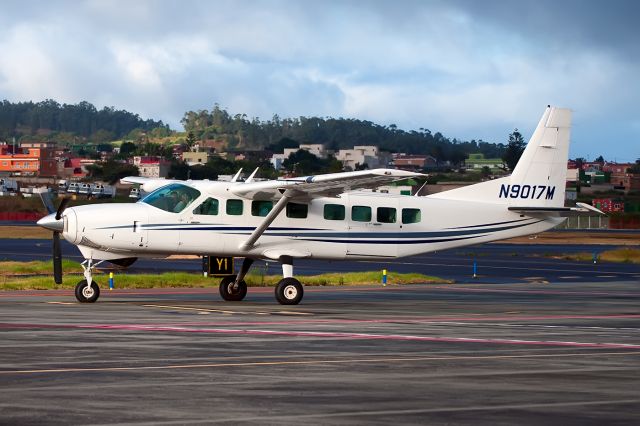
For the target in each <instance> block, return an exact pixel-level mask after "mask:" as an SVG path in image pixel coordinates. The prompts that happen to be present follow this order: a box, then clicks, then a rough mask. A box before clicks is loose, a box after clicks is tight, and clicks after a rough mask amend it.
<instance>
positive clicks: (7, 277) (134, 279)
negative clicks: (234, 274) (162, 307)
mask: <svg viewBox="0 0 640 426" xmlns="http://www.w3.org/2000/svg"><path fill="white" fill-rule="evenodd" d="M6 263H9V262H0V270H3V269H2V267H3V265H4V264H6ZM10 263H18V262H10ZM25 263H32V262H25ZM41 263H43V264H47V263H50V262H41ZM70 263H73V262H70ZM75 265H76V266H77V267H78V270H79V269H80V268H79V265H78V264H77V263H76V264H75ZM14 269H15V268H14ZM63 270H65V272H69V270H68V269H63ZM49 271H50V269H49ZM297 278H298V279H299V280H300V282H302V284H304V285H309V286H332V285H365V284H379V283H380V282H381V273H380V272H379V271H371V272H348V273H344V274H337V273H332V274H321V275H311V276H304V275H301V276H297ZM81 279H82V276H78V275H65V276H64V277H63V280H62V281H63V282H62V284H60V285H57V284H55V283H54V282H53V277H52V276H38V277H25V276H16V275H13V274H2V275H0V290H52V289H72V288H74V287H75V286H76V284H77V283H78V282H79V281H80V280H81ZM94 279H95V280H96V282H97V283H98V285H100V286H101V287H102V288H107V287H108V275H107V274H105V273H99V274H95V275H94ZM281 279H282V277H281V276H279V275H264V276H263V275H260V274H255V273H254V274H248V275H247V277H246V279H245V281H246V283H247V285H248V286H250V287H261V286H263V287H268V286H275V285H276V284H277V283H278V281H280V280H281ZM114 281H115V287H116V288H119V289H141V288H180V287H189V288H194V287H196V288H198V287H200V288H204V287H213V288H216V287H218V284H219V283H220V279H219V278H212V277H209V278H207V277H204V276H202V274H196V273H186V272H165V273H162V274H128V273H116V274H115V277H114ZM452 282H453V281H450V280H444V279H441V278H436V277H431V276H427V275H422V274H413V273H409V274H399V273H393V272H390V273H389V275H388V279H387V283H388V284H418V283H439V284H442V283H452Z"/></svg>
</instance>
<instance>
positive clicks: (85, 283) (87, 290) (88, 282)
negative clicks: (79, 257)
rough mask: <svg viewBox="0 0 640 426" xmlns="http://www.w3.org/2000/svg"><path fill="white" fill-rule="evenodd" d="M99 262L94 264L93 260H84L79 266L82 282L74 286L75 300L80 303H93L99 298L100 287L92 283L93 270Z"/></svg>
mask: <svg viewBox="0 0 640 426" xmlns="http://www.w3.org/2000/svg"><path fill="white" fill-rule="evenodd" d="M102 262H103V261H100V262H98V263H96V264H94V263H93V259H86V260H85V261H84V262H82V263H81V264H80V266H82V270H83V271H84V280H82V281H80V282H79V283H78V284H77V285H76V291H75V295H76V299H78V302H80V303H94V302H95V301H96V300H98V297H100V287H98V284H96V282H95V281H93V268H95V267H96V266H98V265H99V264H101V263H102Z"/></svg>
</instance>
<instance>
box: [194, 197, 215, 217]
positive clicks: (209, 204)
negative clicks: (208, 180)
mask: <svg viewBox="0 0 640 426" xmlns="http://www.w3.org/2000/svg"><path fill="white" fill-rule="evenodd" d="M218 205H219V203H218V200H216V199H215V198H207V199H206V200H204V203H202V204H200V205H199V206H198V207H196V208H195V209H194V210H193V214H201V215H207V216H217V214H218Z"/></svg>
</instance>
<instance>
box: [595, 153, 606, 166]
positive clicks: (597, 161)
mask: <svg viewBox="0 0 640 426" xmlns="http://www.w3.org/2000/svg"><path fill="white" fill-rule="evenodd" d="M596 163H600V164H602V163H604V157H603V156H602V155H601V156H599V157H598V158H596Z"/></svg>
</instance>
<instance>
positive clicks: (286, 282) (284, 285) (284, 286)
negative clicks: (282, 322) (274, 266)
mask: <svg viewBox="0 0 640 426" xmlns="http://www.w3.org/2000/svg"><path fill="white" fill-rule="evenodd" d="M303 295H304V289H303V287H302V284H300V281H298V280H296V279H295V278H283V279H281V280H280V282H279V283H278V285H277V286H276V300H277V301H278V303H280V304H281V305H297V304H298V303H300V301H301V300H302V296H303Z"/></svg>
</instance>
